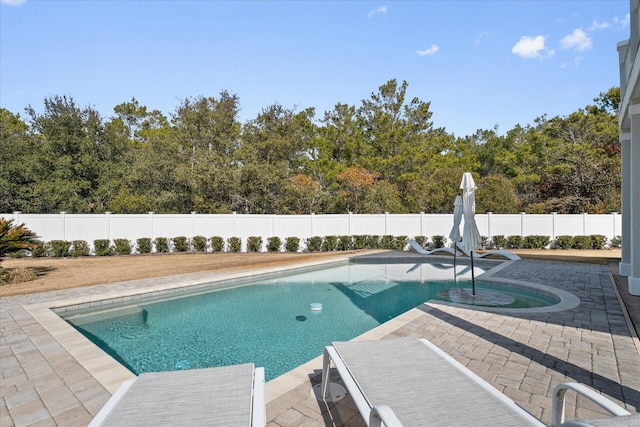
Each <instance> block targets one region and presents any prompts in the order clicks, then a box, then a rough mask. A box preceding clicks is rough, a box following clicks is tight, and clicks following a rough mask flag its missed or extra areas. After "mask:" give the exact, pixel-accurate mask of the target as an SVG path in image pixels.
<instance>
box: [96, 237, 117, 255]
mask: <svg viewBox="0 0 640 427" xmlns="http://www.w3.org/2000/svg"><path fill="white" fill-rule="evenodd" d="M112 250H113V249H112V248H111V241H110V240H109V239H96V240H94V241H93V252H94V253H95V254H96V255H97V256H108V255H111V253H112Z"/></svg>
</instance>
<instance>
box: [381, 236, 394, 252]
mask: <svg viewBox="0 0 640 427" xmlns="http://www.w3.org/2000/svg"><path fill="white" fill-rule="evenodd" d="M395 240H396V238H395V237H393V236H392V235H390V234H385V235H383V236H382V237H380V248H381V249H394V248H395Z"/></svg>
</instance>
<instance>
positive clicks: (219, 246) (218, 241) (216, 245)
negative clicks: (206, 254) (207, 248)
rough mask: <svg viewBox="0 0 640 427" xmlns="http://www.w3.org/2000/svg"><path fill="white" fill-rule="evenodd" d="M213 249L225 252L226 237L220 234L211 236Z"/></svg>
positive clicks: (213, 250)
mask: <svg viewBox="0 0 640 427" xmlns="http://www.w3.org/2000/svg"><path fill="white" fill-rule="evenodd" d="M210 240H211V251H212V252H223V251H224V239H223V238H222V237H220V236H213V237H211V239H210Z"/></svg>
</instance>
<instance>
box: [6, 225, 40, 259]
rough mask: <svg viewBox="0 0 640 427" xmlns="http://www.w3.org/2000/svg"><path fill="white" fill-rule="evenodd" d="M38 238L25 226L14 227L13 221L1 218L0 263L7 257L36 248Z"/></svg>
mask: <svg viewBox="0 0 640 427" xmlns="http://www.w3.org/2000/svg"><path fill="white" fill-rule="evenodd" d="M37 237H38V236H37V235H36V233H34V232H33V231H31V230H29V229H28V228H27V227H25V225H24V224H20V225H13V219H9V220H7V219H5V218H0V263H1V262H2V258H4V257H5V256H6V255H9V254H15V253H18V252H22V251H25V250H27V251H30V250H32V249H34V248H36V247H37V241H38V240H37Z"/></svg>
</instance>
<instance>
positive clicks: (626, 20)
mask: <svg viewBox="0 0 640 427" xmlns="http://www.w3.org/2000/svg"><path fill="white" fill-rule="evenodd" d="M630 21H631V17H630V16H629V14H628V13H627V14H626V15H625V17H624V18H623V19H620V18H618V17H617V16H616V17H615V18H613V22H615V23H616V24H618V25H619V26H620V28H627V27H628V26H629V22H630Z"/></svg>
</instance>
